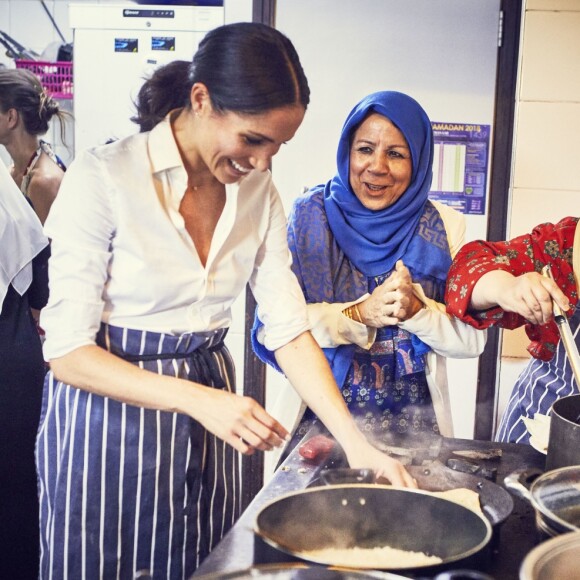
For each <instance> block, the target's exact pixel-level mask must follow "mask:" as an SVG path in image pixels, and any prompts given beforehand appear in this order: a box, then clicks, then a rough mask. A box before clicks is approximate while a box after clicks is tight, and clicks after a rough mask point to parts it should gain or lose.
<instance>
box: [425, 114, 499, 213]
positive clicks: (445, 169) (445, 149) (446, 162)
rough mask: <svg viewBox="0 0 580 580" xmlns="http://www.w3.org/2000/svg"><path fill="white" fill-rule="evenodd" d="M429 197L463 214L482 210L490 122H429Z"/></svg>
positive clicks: (482, 211) (483, 210)
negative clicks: (430, 146) (430, 158)
mask: <svg viewBox="0 0 580 580" xmlns="http://www.w3.org/2000/svg"><path fill="white" fill-rule="evenodd" d="M431 126H432V127H433V138H434V156H433V183H432V184H431V191H430V192H429V197H430V198H431V199H435V200H437V201H440V202H442V203H444V204H446V205H448V206H450V207H453V208H454V209H456V210H458V211H460V212H462V213H464V214H476V215H483V214H484V213H485V206H486V204H485V201H486V183H487V169H488V167H487V166H488V157H489V133H490V125H476V124H467V123H439V122H432V123H431Z"/></svg>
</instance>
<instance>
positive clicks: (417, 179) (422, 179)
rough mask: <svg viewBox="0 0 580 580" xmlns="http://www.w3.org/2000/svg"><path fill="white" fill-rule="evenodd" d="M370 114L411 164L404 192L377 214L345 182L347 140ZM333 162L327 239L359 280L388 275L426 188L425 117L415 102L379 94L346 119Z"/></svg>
mask: <svg viewBox="0 0 580 580" xmlns="http://www.w3.org/2000/svg"><path fill="white" fill-rule="evenodd" d="M373 112H376V113H379V114H380V115H383V116H384V117H386V118H387V119H389V120H390V121H391V122H392V123H393V124H394V125H395V126H396V127H397V128H398V129H399V131H401V133H403V135H404V137H405V139H406V140H407V143H408V145H409V148H410V150H411V160H412V164H413V170H412V175H411V183H410V184H409V187H408V188H407V190H406V191H405V193H404V194H403V195H402V196H401V197H400V198H399V199H398V200H397V201H396V202H395V203H394V204H392V205H391V206H389V207H386V208H384V209H381V210H369V209H367V208H365V207H364V206H363V204H362V203H361V202H360V201H359V200H358V198H357V197H356V196H355V195H354V193H353V191H352V189H351V187H350V183H349V172H350V163H349V159H350V142H351V138H352V136H353V134H354V131H355V130H356V129H357V128H358V126H359V125H360V123H362V121H363V120H364V119H365V118H366V117H367V116H368V115H369V114H371V113H373ZM336 161H337V167H338V172H337V174H336V175H335V176H334V177H333V178H332V179H331V180H330V181H329V182H328V183H327V184H326V186H325V191H324V205H325V209H326V213H327V216H328V222H329V225H330V229H331V230H332V234H333V235H334V237H335V238H336V241H337V242H338V245H339V246H340V247H341V248H342V250H343V251H344V253H345V254H346V255H347V257H348V259H349V260H351V261H352V262H353V264H354V265H355V266H356V267H357V268H358V269H359V270H360V271H361V272H363V273H364V274H365V275H367V276H378V275H381V274H384V273H385V272H389V271H391V270H392V269H393V268H394V266H395V263H396V261H397V260H398V259H400V258H401V257H402V256H403V255H404V254H405V253H406V250H407V248H408V246H409V243H410V242H411V240H412V238H413V236H414V235H415V229H416V227H417V224H418V223H419V220H420V219H421V216H422V215H423V210H424V208H425V204H426V203H427V198H428V194H429V189H430V188H431V180H432V177H433V172H432V164H433V132H432V129H431V122H430V121H429V117H428V116H427V113H425V111H424V110H423V108H422V107H421V105H419V103H417V101H415V100H414V99H412V98H411V97H409V96H407V95H405V94H403V93H398V92H395V91H381V92H378V93H373V94H371V95H368V96H367V97H365V98H364V99H363V100H362V101H360V102H359V103H358V104H357V105H356V106H355V107H354V109H352V111H351V112H350V114H349V115H348V117H347V119H346V122H345V124H344V126H343V128H342V133H341V137H340V141H339V143H338V153H337V158H336ZM448 267H449V265H447V268H448ZM446 273H447V272H446V271H445V273H444V275H446Z"/></svg>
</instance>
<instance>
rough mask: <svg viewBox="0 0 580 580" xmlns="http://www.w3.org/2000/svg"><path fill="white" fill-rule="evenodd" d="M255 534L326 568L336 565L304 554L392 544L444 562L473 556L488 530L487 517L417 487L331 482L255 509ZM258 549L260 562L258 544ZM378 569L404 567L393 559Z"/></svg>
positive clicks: (486, 540)
mask: <svg viewBox="0 0 580 580" xmlns="http://www.w3.org/2000/svg"><path fill="white" fill-rule="evenodd" d="M254 532H255V534H256V536H257V538H258V539H259V540H261V542H263V543H264V544H265V545H267V546H270V547H271V548H274V549H275V550H277V551H278V552H281V553H283V554H286V555H289V556H292V557H295V558H299V559H302V560H306V561H310V562H315V563H318V564H323V565H325V566H333V565H336V562H331V561H320V560H317V559H314V558H313V557H312V556H311V555H310V554H309V552H310V551H311V550H317V549H324V548H352V547H360V548H375V547H383V546H389V547H391V548H396V549H400V550H408V551H414V552H424V553H426V554H428V555H434V556H438V557H440V558H441V560H442V562H441V564H440V565H438V566H441V565H447V564H449V563H453V562H459V561H467V560H466V559H468V558H470V557H471V556H474V555H476V554H478V553H479V552H480V551H482V550H483V548H485V547H486V546H487V545H488V543H489V540H490V538H491V535H492V529H491V524H490V523H489V521H488V520H487V518H485V517H483V516H481V515H479V514H477V513H475V512H473V511H471V510H469V509H468V508H465V507H463V506H461V505H459V504H456V503H453V502H451V501H448V500H446V499H443V498H439V497H435V496H432V495H430V494H427V493H425V492H422V491H420V490H413V489H397V488H393V487H390V486H384V485H378V484H344V485H329V486H326V487H314V488H309V489H306V490H301V491H298V492H293V493H289V494H286V495H283V496H281V497H279V498H277V499H275V500H273V501H272V502H270V503H269V504H267V505H266V506H264V507H263V508H262V509H261V510H260V512H259V513H258V515H257V517H256V522H255V526H254ZM256 549H257V550H258V554H257V557H258V561H263V560H260V554H259V551H260V550H259V543H258V542H257V543H256ZM375 564H376V563H373V562H372V561H369V562H368V565H367V566H358V567H359V568H361V569H364V568H369V569H371V568H376V567H377V566H376V565H375ZM432 567H433V566H432V565H428V566H427V567H425V569H427V568H432ZM382 569H387V570H399V569H403V568H401V567H400V566H399V565H398V564H397V563H395V562H394V563H393V565H392V566H387V567H385V566H382ZM419 569H421V570H422V569H423V567H419Z"/></svg>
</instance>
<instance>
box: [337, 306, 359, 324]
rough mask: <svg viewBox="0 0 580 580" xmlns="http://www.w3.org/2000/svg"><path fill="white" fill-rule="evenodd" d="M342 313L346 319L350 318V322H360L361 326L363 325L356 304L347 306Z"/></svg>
mask: <svg viewBox="0 0 580 580" xmlns="http://www.w3.org/2000/svg"><path fill="white" fill-rule="evenodd" d="M342 313H343V314H344V315H345V316H346V317H347V318H350V319H351V320H354V321H355V322H360V323H361V324H362V323H363V321H362V317H361V315H360V312H359V309H358V306H357V305H356V304H354V305H352V306H347V307H346V308H345V309H344V310H343V311H342Z"/></svg>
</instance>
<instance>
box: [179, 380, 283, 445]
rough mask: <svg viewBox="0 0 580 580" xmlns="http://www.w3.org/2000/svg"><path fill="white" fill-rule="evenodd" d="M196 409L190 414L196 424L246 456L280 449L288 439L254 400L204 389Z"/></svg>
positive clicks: (275, 422)
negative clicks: (257, 451)
mask: <svg viewBox="0 0 580 580" xmlns="http://www.w3.org/2000/svg"><path fill="white" fill-rule="evenodd" d="M194 406H195V410H194V411H192V412H191V413H190V415H191V416H192V417H193V418H194V419H195V420H196V421H198V422H199V423H201V424H202V425H203V426H204V427H205V428H206V429H207V430H208V431H210V432H211V433H213V434H214V435H216V436H217V437H219V438H220V439H222V440H223V441H225V442H226V443H228V444H229V445H231V446H232V447H233V448H234V449H236V450H238V451H239V452H240V453H243V454H244V455H252V454H253V453H254V451H255V450H256V449H259V450H260V451H270V450H271V449H273V448H275V447H281V446H282V445H284V444H285V443H286V441H287V440H288V438H289V433H288V431H287V430H286V429H285V428H284V427H283V426H282V425H281V424H280V423H279V422H278V421H276V419H274V418H273V417H272V416H271V415H269V414H268V413H267V412H266V410H265V409H264V408H263V407H262V406H261V405H260V404H259V403H258V402H257V401H255V400H254V399H252V398H251V397H245V396H240V395H234V394H232V393H228V392H227V391H222V390H220V389H212V388H209V387H201V388H199V396H196V400H195V402H194Z"/></svg>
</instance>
